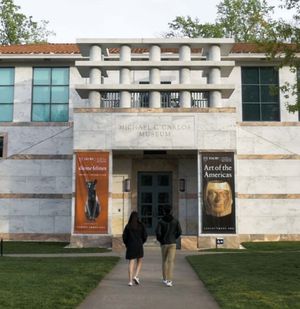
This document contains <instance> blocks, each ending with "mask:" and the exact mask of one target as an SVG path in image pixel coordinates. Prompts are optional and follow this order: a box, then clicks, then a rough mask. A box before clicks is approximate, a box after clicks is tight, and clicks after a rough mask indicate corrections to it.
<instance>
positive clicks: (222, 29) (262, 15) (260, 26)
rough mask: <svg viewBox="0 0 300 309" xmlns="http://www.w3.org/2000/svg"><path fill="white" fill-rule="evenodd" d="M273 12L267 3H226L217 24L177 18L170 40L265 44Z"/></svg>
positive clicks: (238, 0)
mask: <svg viewBox="0 0 300 309" xmlns="http://www.w3.org/2000/svg"><path fill="white" fill-rule="evenodd" d="M273 11H274V7H273V6H269V5H268V4H267V1H266V0H223V1H221V2H220V4H218V5H217V18H216V21H215V23H212V24H210V23H204V24H202V23H200V21H199V19H198V18H196V19H195V20H193V19H192V18H191V17H190V16H187V17H183V16H177V17H176V18H175V19H174V20H173V21H172V22H171V23H169V28H170V29H171V31H170V32H169V33H167V35H166V36H167V37H172V36H184V37H204V38H207V37H210V38H211V37H214V38H220V37H230V38H234V39H235V40H236V41H238V42H254V41H258V40H259V41H262V40H265V39H266V38H268V37H269V35H270V31H271V29H272V28H273V26H274V21H272V19H271V18H270V14H271V13H272V12H273Z"/></svg>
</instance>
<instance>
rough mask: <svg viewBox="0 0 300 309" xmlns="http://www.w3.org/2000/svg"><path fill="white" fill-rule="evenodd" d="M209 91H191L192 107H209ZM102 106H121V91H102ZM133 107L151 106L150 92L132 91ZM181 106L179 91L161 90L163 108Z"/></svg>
mask: <svg viewBox="0 0 300 309" xmlns="http://www.w3.org/2000/svg"><path fill="white" fill-rule="evenodd" d="M208 98H209V95H208V92H191V107H192V108H200V107H201V108H203V107H209V101H208ZM101 100H102V103H101V106H102V107H104V108H118V107H120V93H119V92H102V94H101ZM131 107H132V108H149V107H150V105H149V92H147V91H142V92H131ZM178 107H180V93H179V92H174V91H173V92H168V91H164V92H161V108H178Z"/></svg>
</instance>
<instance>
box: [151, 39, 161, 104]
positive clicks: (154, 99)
mask: <svg viewBox="0 0 300 309" xmlns="http://www.w3.org/2000/svg"><path fill="white" fill-rule="evenodd" d="M160 54H161V51H160V46H158V45H152V46H151V47H150V54H149V60H150V61H155V62H157V61H160ZM149 80H150V84H154V85H159V84H160V69H159V68H152V69H150V78H149ZM149 104H150V107H151V108H160V107H161V96H160V92H159V91H150V99H149Z"/></svg>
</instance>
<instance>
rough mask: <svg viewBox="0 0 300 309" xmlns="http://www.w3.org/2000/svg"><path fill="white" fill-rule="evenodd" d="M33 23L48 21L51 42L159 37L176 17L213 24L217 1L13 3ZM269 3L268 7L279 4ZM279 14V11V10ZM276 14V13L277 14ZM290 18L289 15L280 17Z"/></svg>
mask: <svg viewBox="0 0 300 309" xmlns="http://www.w3.org/2000/svg"><path fill="white" fill-rule="evenodd" d="M14 2H15V4H17V5H19V6H21V10H20V11H21V12H22V13H23V14H25V15H27V16H32V17H33V20H34V21H40V20H47V21H49V24H48V26H47V29H49V30H53V31H54V32H55V33H56V35H55V36H51V37H49V42H52V43H75V42H76V39H78V38H149V37H152V38H158V37H161V36H162V35H163V34H164V33H166V32H167V31H168V23H169V22H171V21H172V20H174V18H175V17H176V16H187V15H189V16H191V17H192V18H195V17H198V18H199V20H200V22H203V23H204V22H214V21H215V18H216V13H217V9H216V5H217V4H219V3H220V0H15V1H14ZM278 2H279V0H270V1H268V4H270V5H274V4H278ZM280 14H281V15H282V14H283V13H282V11H280ZM277 15H278V13H277ZM283 17H285V18H289V16H288V15H286V16H283Z"/></svg>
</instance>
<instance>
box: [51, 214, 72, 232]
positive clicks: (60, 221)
mask: <svg viewBox="0 0 300 309" xmlns="http://www.w3.org/2000/svg"><path fill="white" fill-rule="evenodd" d="M71 231H72V228H71V217H70V216H55V217H54V233H71Z"/></svg>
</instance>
